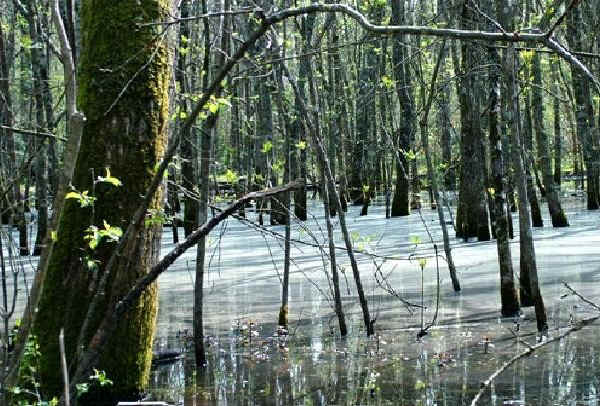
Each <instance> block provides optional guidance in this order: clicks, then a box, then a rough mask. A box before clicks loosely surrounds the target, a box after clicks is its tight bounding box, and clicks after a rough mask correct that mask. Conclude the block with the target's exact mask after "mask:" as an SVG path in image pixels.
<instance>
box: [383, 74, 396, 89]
mask: <svg viewBox="0 0 600 406" xmlns="http://www.w3.org/2000/svg"><path fill="white" fill-rule="evenodd" d="M381 84H382V85H383V86H384V87H385V88H386V89H393V88H394V80H393V79H392V78H391V77H389V76H388V75H383V76H382V77H381Z"/></svg>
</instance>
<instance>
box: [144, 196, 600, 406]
mask: <svg viewBox="0 0 600 406" xmlns="http://www.w3.org/2000/svg"><path fill="white" fill-rule="evenodd" d="M566 211H567V216H568V219H569V222H570V224H571V226H570V227H568V228H561V229H554V228H552V227H551V222H550V220H549V218H548V214H547V208H546V206H544V207H543V213H544V216H545V217H544V223H545V227H544V228H536V229H534V238H535V249H536V254H537V264H538V272H539V277H540V283H541V289H542V294H543V296H544V300H545V303H546V307H547V312H548V321H549V326H550V331H549V333H548V334H549V337H550V338H551V337H552V336H555V335H557V334H559V332H561V331H564V328H567V327H569V326H570V325H572V324H573V323H574V322H576V321H577V320H580V319H583V318H585V317H588V316H590V315H593V314H594V310H593V309H592V307H591V306H589V305H587V304H585V303H584V302H582V301H581V300H579V299H578V298H577V297H576V296H573V295H569V291H568V290H567V289H566V288H565V287H564V286H563V282H567V283H569V285H570V286H571V287H573V288H574V289H576V290H577V292H579V293H580V294H581V295H584V296H585V297H587V298H589V299H591V300H592V301H596V302H600V289H598V286H599V283H600V249H599V247H600V230H599V225H600V212H597V211H596V212H589V211H586V210H585V207H584V203H583V202H582V201H580V200H571V201H568V202H567V203H566ZM309 213H310V214H309V220H308V221H307V222H305V223H300V222H293V224H292V239H293V240H294V242H293V243H292V251H291V258H292V264H291V276H290V302H289V322H290V324H289V332H288V333H289V334H281V333H282V332H281V330H280V329H279V328H278V326H277V317H278V313H279V306H280V296H281V285H280V278H281V277H282V273H283V234H284V227H283V226H266V227H265V228H266V230H268V231H267V232H261V231H260V230H257V228H256V227H253V226H251V225H249V224H248V223H246V222H243V221H240V220H238V219H234V218H230V219H229V220H227V221H226V222H224V223H222V224H221V226H220V228H218V229H215V230H213V232H212V233H211V235H210V237H209V240H208V245H209V249H208V252H209V254H208V261H207V262H209V264H210V267H209V269H208V271H207V273H206V276H205V277H206V280H205V282H204V286H205V287H206V291H205V295H204V297H205V302H204V303H205V304H204V326H205V334H206V343H207V345H208V353H209V360H210V361H209V367H208V369H207V371H206V372H205V373H204V374H202V376H197V377H196V376H195V372H194V371H193V367H192V365H193V358H192V357H193V355H192V354H190V353H189V352H187V353H186V355H185V356H184V357H182V358H180V359H178V360H176V361H175V362H170V363H166V364H162V365H156V366H155V368H154V370H153V375H152V383H151V397H152V398H154V399H158V400H164V401H169V402H173V403H176V404H185V405H212V404H217V405H238V404H239V405H384V404H394V405H469V404H470V403H471V400H472V398H473V397H474V395H475V394H476V393H477V391H478V390H479V388H480V384H481V382H482V381H484V380H485V379H487V378H488V376H489V375H490V374H491V373H493V372H494V371H495V370H496V369H498V368H500V367H501V366H502V364H503V363H504V362H505V361H506V360H508V359H509V358H510V357H512V356H514V355H515V354H518V353H519V352H521V351H523V350H526V349H527V347H528V345H532V344H535V343H536V340H538V339H540V337H537V335H536V324H535V315H534V310H533V308H524V309H523V314H522V316H521V317H519V318H501V317H500V312H499V309H500V294H499V279H500V278H499V270H498V265H497V254H496V242H495V241H489V242H483V243H479V242H475V241H469V242H464V241H462V240H457V239H454V238H453V239H451V244H452V246H453V251H452V252H453V257H454V262H455V264H456V268H457V271H458V276H459V278H460V283H461V286H462V290H461V292H460V293H455V292H454V291H453V290H452V284H451V281H450V278H449V275H448V269H447V267H446V264H445V262H444V260H443V258H438V260H437V261H436V257H435V255H434V249H433V244H432V242H431V240H430V238H429V236H428V233H427V230H426V228H427V229H428V230H429V232H430V233H431V235H432V238H433V240H434V242H435V243H436V244H437V245H438V247H439V249H440V252H442V253H443V250H442V242H441V229H440V227H439V223H438V220H437V213H436V212H435V211H434V210H431V209H429V208H428V207H426V205H424V207H423V209H422V210H421V214H419V212H417V211H415V212H413V214H411V215H410V216H408V217H396V218H392V219H386V218H385V207H383V206H382V205H374V206H371V207H370V209H369V215H367V216H359V213H360V207H356V206H353V207H350V208H349V212H348V215H347V222H348V227H349V229H350V231H351V233H352V239H353V241H354V246H355V247H356V248H358V249H360V250H361V251H362V252H363V253H362V254H358V255H357V258H358V260H359V268H360V274H361V278H362V282H363V286H364V288H365V292H366V294H367V295H368V296H367V298H368V301H369V308H370V311H371V317H373V318H376V323H375V336H374V337H371V338H367V337H366V334H365V332H364V329H363V327H362V314H361V310H360V306H359V304H358V298H357V296H356V289H355V287H354V281H353V279H352V272H351V269H350V266H349V262H348V258H347V255H346V253H345V251H344V250H341V249H340V250H338V251H337V261H338V264H339V265H340V266H341V268H342V270H343V271H345V272H344V273H343V274H342V275H341V283H342V296H343V306H344V312H345V314H346V317H347V322H348V325H349V329H350V332H349V335H348V337H347V338H345V339H342V338H341V337H339V332H338V326H337V318H336V317H335V314H334V312H333V299H332V297H333V294H332V293H331V291H332V290H331V289H330V282H329V280H330V278H329V276H328V273H329V268H328V260H327V257H326V255H325V254H323V251H321V250H319V249H318V248H315V247H314V245H315V243H317V244H320V245H322V246H323V248H324V250H325V251H324V252H327V245H326V244H327V239H326V234H327V232H326V226H325V223H324V218H323V209H322V206H321V204H320V202H318V201H311V202H310V207H309ZM247 218H248V220H250V221H252V222H256V221H257V218H256V213H254V212H252V211H248V212H247ZM334 221H335V222H336V225H337V218H336V219H334ZM513 223H514V225H515V230H516V231H518V221H517V218H516V216H515V217H513ZM265 224H268V216H265ZM425 225H426V226H425ZM449 228H450V230H449V231H450V235H451V236H453V235H454V232H453V230H452V228H451V226H449ZM179 232H180V235H183V232H182V229H180V230H179ZM516 234H518V232H517V233H516ZM336 238H337V241H336V245H338V246H339V247H342V246H343V242H342V239H341V234H340V231H339V226H336ZM172 248H173V242H172V233H171V230H170V229H168V228H165V232H164V235H163V244H162V252H163V254H164V253H167V252H168V251H169V250H170V249H172ZM511 249H512V255H513V264H514V269H515V274H516V276H517V277H518V269H519V244H518V235H516V236H515V239H514V240H512V244H511ZM195 255H196V253H195V250H190V251H189V252H187V253H186V254H185V255H184V256H182V257H181V258H180V259H179V260H178V261H177V262H176V264H174V265H173V266H172V267H171V268H170V269H169V270H168V271H167V272H166V273H164V274H163V275H162V276H161V277H160V279H159V292H160V304H159V320H158V329H157V336H156V340H155V351H157V352H162V353H165V352H169V351H181V350H186V349H187V348H191V347H192V345H191V331H192V317H193V316H192V314H193V286H194V282H193V281H194V273H195ZM420 258H425V259H426V265H425V267H424V269H423V271H421V268H420V265H419V259H420ZM436 264H439V290H438V289H437V286H438V278H437V267H436ZM346 270H347V271H346ZM376 271H377V275H378V276H377V277H376V276H375V275H376ZM379 271H380V272H379ZM382 276H383V277H382ZM382 279H385V281H387V283H389V285H388V286H391V287H393V289H394V291H395V293H396V294H397V297H395V296H394V295H391V294H390V293H389V291H388V290H389V289H385V288H383V287H382V284H381V283H379V282H378V280H379V281H381V280H382ZM383 285H386V283H384V284H383ZM421 286H423V289H422V290H421ZM438 292H439V305H438V306H436V303H437V302H438V300H437V298H438ZM400 299H402V300H403V301H408V302H410V303H414V304H419V305H420V304H421V303H423V305H424V306H425V307H426V309H425V310H424V311H423V313H422V314H421V311H420V309H419V308H410V307H407V306H406V305H405V304H404V303H403V301H401V300H400ZM436 312H437V318H436V320H435V323H434V325H433V327H431V329H429V331H428V333H429V334H427V335H426V336H425V337H423V338H422V339H420V340H417V333H418V332H419V331H420V330H421V328H422V325H427V324H429V323H431V322H432V321H433V318H434V317H435V314H436ZM599 325H600V324H598V325H591V326H588V327H585V328H584V329H582V330H580V331H578V332H575V333H573V334H571V335H570V336H568V337H567V338H564V339H561V340H559V341H556V342H553V343H551V344H549V345H547V346H545V347H543V348H542V349H539V350H537V351H536V352H535V353H533V355H531V356H529V357H525V358H523V359H521V360H519V361H518V362H516V363H515V364H514V365H513V366H512V367H510V368H508V369H507V370H506V371H504V372H503V373H502V374H501V375H500V376H499V377H498V378H497V379H496V380H495V381H494V384H493V385H492V387H491V390H488V391H486V394H485V396H484V397H483V399H482V401H480V403H479V404H480V405H508V404H512V405H598V404H599V399H600V398H599V396H600V395H598V394H597V391H598V389H600V340H598V339H597V336H598V333H599V332H600V329H599V327H598V326H599ZM278 330H279V333H278ZM194 380H197V381H198V386H197V387H198V388H199V389H196V387H195V385H192V382H194Z"/></svg>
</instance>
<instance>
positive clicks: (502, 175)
mask: <svg viewBox="0 0 600 406" xmlns="http://www.w3.org/2000/svg"><path fill="white" fill-rule="evenodd" d="M488 53H489V54H490V62H491V66H490V71H489V83H490V107H489V126H490V151H491V169H492V184H493V188H494V193H493V205H492V210H494V211H495V215H494V222H493V224H492V227H494V231H495V235H496V247H497V250H498V265H499V267H500V301H501V303H502V305H501V306H502V307H501V313H502V315H503V316H505V317H510V316H515V315H517V314H518V313H519V308H520V306H519V296H518V294H517V290H516V288H515V278H514V271H513V265H512V255H511V249H510V241H509V239H508V237H509V230H508V220H509V218H508V216H509V213H510V211H509V210H508V207H507V205H506V176H507V171H506V166H507V165H505V162H504V155H503V153H502V140H501V126H500V120H499V116H500V114H501V109H500V78H499V68H498V66H499V65H500V57H499V56H498V51H497V50H496V48H494V47H493V46H492V47H489V48H488Z"/></svg>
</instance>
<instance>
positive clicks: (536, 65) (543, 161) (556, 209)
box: [531, 52, 569, 227]
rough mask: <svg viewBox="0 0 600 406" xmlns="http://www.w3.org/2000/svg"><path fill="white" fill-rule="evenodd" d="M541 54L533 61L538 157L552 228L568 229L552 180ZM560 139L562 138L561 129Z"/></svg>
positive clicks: (536, 55)
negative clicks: (545, 119)
mask: <svg viewBox="0 0 600 406" xmlns="http://www.w3.org/2000/svg"><path fill="white" fill-rule="evenodd" d="M540 59H541V58H540V54H539V53H537V52H536V53H534V55H533V59H532V69H533V84H534V86H533V87H532V89H531V90H532V93H533V95H532V96H533V100H532V101H533V111H534V112H533V121H534V124H535V134H536V142H537V156H538V160H539V162H540V168H541V170H542V178H543V182H544V188H545V189H546V199H547V200H548V210H549V211H550V218H551V219H552V226H554V227H567V226H568V225H569V222H568V221H567V216H566V214H565V212H564V210H563V209H562V207H561V204H560V198H559V196H558V193H557V191H556V188H555V187H554V179H553V178H552V164H551V157H550V147H549V146H548V134H547V133H546V130H545V128H544V104H543V103H544V98H543V96H542V86H543V85H542V67H541V62H540ZM558 132H559V138H560V129H559V130H558Z"/></svg>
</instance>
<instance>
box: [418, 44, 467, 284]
mask: <svg viewBox="0 0 600 406" xmlns="http://www.w3.org/2000/svg"><path fill="white" fill-rule="evenodd" d="M445 47H446V42H445V41H444V42H443V43H442V45H441V47H440V51H439V55H438V60H437V63H436V65H435V68H434V71H433V76H432V78H431V88H430V91H429V95H428V96H427V101H426V104H425V107H424V109H423V115H422V117H421V122H420V126H421V144H422V146H423V150H424V151H425V160H426V162H427V177H428V179H429V185H430V187H431V191H432V193H433V197H434V199H435V202H436V208H437V212H438V219H439V222H440V226H441V228H442V237H443V241H444V252H445V254H446V262H447V263H448V270H449V271H450V279H451V280H452V287H453V288H454V291H455V292H459V291H460V282H459V280H458V277H457V276H456V268H455V266H454V260H453V259H452V251H451V249H450V238H449V236H448V229H447V227H446V219H445V218H444V205H443V202H442V201H441V198H440V191H439V188H438V183H437V174H436V173H435V169H434V167H433V160H432V159H431V150H430V148H429V130H428V126H427V119H428V116H429V110H430V108H431V102H432V101H433V96H434V90H435V83H436V79H437V74H438V71H439V68H440V65H441V63H442V62H443V60H444V53H445ZM425 98H426V97H425V88H424V85H421V100H425Z"/></svg>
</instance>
